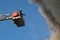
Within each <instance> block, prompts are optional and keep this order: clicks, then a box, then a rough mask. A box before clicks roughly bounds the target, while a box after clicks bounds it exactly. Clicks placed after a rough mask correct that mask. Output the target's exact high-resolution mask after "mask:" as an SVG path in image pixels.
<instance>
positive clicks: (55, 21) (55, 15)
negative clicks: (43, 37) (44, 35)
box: [29, 0, 60, 40]
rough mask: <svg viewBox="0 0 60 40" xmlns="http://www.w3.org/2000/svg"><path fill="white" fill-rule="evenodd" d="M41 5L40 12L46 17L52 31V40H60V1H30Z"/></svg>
mask: <svg viewBox="0 0 60 40" xmlns="http://www.w3.org/2000/svg"><path fill="white" fill-rule="evenodd" d="M29 2H30V3H34V4H37V5H39V12H40V13H41V14H42V15H43V16H44V17H45V19H46V21H47V23H48V25H49V28H50V31H51V37H50V40H60V0H29Z"/></svg>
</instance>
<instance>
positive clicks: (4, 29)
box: [0, 0, 50, 40]
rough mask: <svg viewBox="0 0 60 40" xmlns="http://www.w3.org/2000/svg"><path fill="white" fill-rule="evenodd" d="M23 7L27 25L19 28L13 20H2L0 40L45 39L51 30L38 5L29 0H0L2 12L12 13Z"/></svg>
mask: <svg viewBox="0 0 60 40" xmlns="http://www.w3.org/2000/svg"><path fill="white" fill-rule="evenodd" d="M20 8H21V9H22V10H23V13H24V14H25V15H26V16H24V20H25V26H24V27H20V28H18V27H17V26H16V25H15V24H13V22H12V20H6V21H2V22H1V21H0V40H44V39H46V38H48V37H49V35H50V32H49V29H48V25H47V23H46V20H45V19H44V18H43V17H42V16H41V14H40V13H39V12H38V6H37V5H35V4H34V5H33V4H29V3H28V1H27V0H0V14H7V13H9V14H12V12H14V11H17V10H18V9H20Z"/></svg>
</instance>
